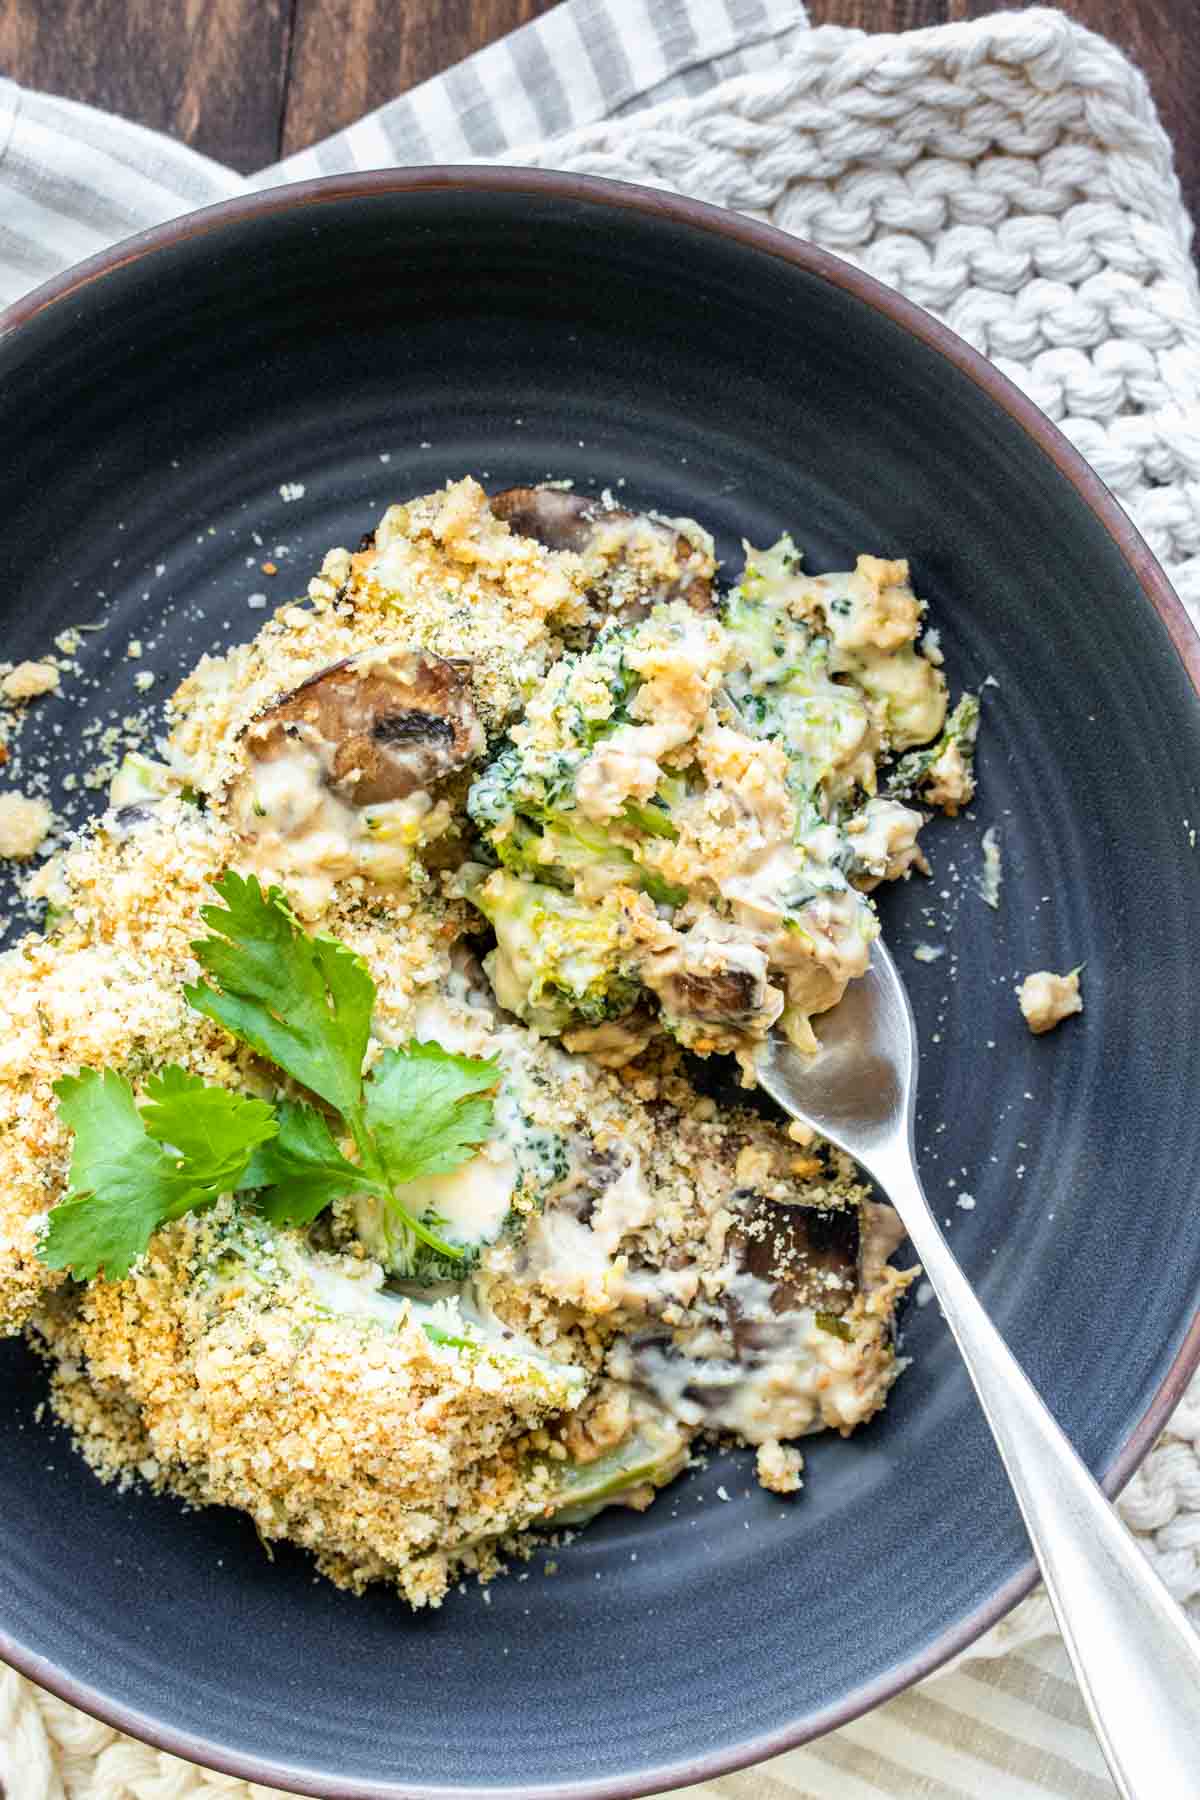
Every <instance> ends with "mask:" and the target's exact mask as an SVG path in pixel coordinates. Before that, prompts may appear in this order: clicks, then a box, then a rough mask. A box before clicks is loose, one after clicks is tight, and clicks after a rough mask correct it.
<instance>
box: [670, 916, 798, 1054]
mask: <svg viewBox="0 0 1200 1800" xmlns="http://www.w3.org/2000/svg"><path fill="white" fill-rule="evenodd" d="M768 975H769V964H768V962H767V958H766V955H765V954H764V952H763V951H761V950H759V949H757V948H756V947H755V946H754V945H748V944H737V943H732V942H726V941H725V940H723V939H720V938H715V937H712V936H709V935H708V934H707V933H706V932H704V931H702V930H700V929H699V928H698V927H697V928H696V929H694V930H692V931H690V932H688V933H686V934H685V936H684V937H683V939H682V942H681V943H680V944H679V946H678V949H677V951H671V952H668V953H667V954H666V955H665V956H664V957H663V958H662V959H661V960H660V962H659V963H658V964H657V965H656V964H655V963H653V962H651V963H649V964H647V966H646V968H645V971H644V977H643V978H644V980H645V982H646V985H647V986H648V987H649V988H651V989H652V990H653V992H654V993H656V994H657V995H658V998H659V1002H660V1004H661V1006H662V1009H663V1011H664V1013H666V1014H667V1015H668V1017H669V1018H671V1019H672V1020H674V1021H676V1023H678V1024H680V1025H701V1026H707V1027H711V1028H713V1029H718V1030H725V1031H739V1032H763V1031H766V1030H768V1029H769V1028H770V1026H771V1025H773V1024H774V1022H775V1020H776V1019H777V1018H778V1016H779V1012H780V1009H781V1007H782V1004H783V997H782V995H781V994H780V992H779V991H778V989H776V988H773V987H772V986H771V983H770V981H769V979H768Z"/></svg>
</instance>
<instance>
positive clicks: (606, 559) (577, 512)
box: [489, 487, 715, 622]
mask: <svg viewBox="0 0 1200 1800" xmlns="http://www.w3.org/2000/svg"><path fill="white" fill-rule="evenodd" d="M489 505H490V506H491V509H492V512H493V513H494V515H495V516H496V518H498V519H504V520H505V521H506V522H507V524H508V525H509V526H510V527H511V529H512V530H513V531H515V532H517V533H518V534H519V535H520V536H521V537H529V538H533V539H534V540H535V541H536V542H537V543H539V544H542V545H544V546H545V548H546V549H547V550H573V551H574V552H575V553H576V554H577V555H578V556H582V557H583V559H584V562H585V564H586V565H587V575H588V578H589V587H590V588H591V590H592V591H593V592H595V593H597V594H600V595H602V596H603V597H604V598H605V599H606V601H607V602H608V611H609V612H610V613H611V614H613V615H615V616H616V617H618V618H620V619H621V620H622V621H623V622H632V621H633V620H636V619H638V618H643V617H644V616H645V614H646V613H647V612H648V611H649V609H650V607H651V606H652V605H654V604H655V603H656V602H658V601H662V600H686V601H687V603H688V605H689V606H692V607H694V608H695V609H696V611H697V612H707V611H708V610H709V608H710V607H711V606H712V603H713V595H712V584H713V574H714V571H715V564H714V562H713V557H712V552H711V549H709V548H708V547H707V545H706V544H705V543H704V542H703V541H701V542H694V541H693V540H692V538H690V537H689V536H687V534H686V533H685V532H683V531H680V530H679V529H678V527H677V526H675V525H674V524H672V523H670V522H668V521H665V520H662V519H655V518H652V517H651V516H650V514H649V513H635V512H629V511H627V510H626V508H624V507H619V506H608V507H606V506H604V505H602V504H601V503H600V501H598V500H595V499H593V498H591V497H590V496H588V495H586V494H572V493H569V492H567V491H565V490H564V489H562V488H552V487H513V488H505V489H504V490H503V492H502V493H499V494H493V495H492V496H491V499H490V501H489Z"/></svg>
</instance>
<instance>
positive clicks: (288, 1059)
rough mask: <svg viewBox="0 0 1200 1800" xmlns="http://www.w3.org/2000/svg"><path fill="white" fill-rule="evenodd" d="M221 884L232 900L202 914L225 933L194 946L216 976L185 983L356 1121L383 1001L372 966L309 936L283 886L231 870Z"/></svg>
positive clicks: (229, 1025)
mask: <svg viewBox="0 0 1200 1800" xmlns="http://www.w3.org/2000/svg"><path fill="white" fill-rule="evenodd" d="M213 885H214V887H215V888H216V891H217V893H218V894H219V895H220V897H221V899H222V900H223V901H224V902H225V905H224V907H218V906H205V907H203V908H202V909H201V913H200V916H201V918H202V919H203V920H204V923H205V924H206V925H207V926H208V927H209V928H210V930H211V931H213V932H214V933H216V934H217V935H215V936H213V937H207V938H203V939H201V940H200V942H199V943H196V944H193V945H192V949H193V950H194V952H195V954H196V956H197V958H198V959H199V962H200V966H201V967H202V968H203V970H204V972H205V974H206V975H208V976H209V977H210V978H211V980H210V981H208V982H204V981H202V982H199V983H198V984H197V985H196V986H194V987H189V988H185V989H184V998H185V999H186V1000H187V1002H188V1005H189V1006H193V1007H195V1009H196V1011H197V1012H201V1013H204V1014H205V1015H206V1016H207V1017H208V1018H210V1019H215V1020H216V1021H217V1022H218V1024H221V1025H224V1027H225V1028H226V1030H227V1031H231V1032H232V1033H233V1035H234V1036H235V1037H239V1038H241V1039H242V1041H243V1042H244V1043H246V1044H249V1045H250V1048H251V1049H252V1050H256V1051H257V1052H258V1054H259V1055H260V1056H265V1057H266V1058H267V1060H268V1062H273V1063H274V1064H275V1066H276V1067H277V1068H279V1069H282V1070H283V1071H284V1073H285V1074H287V1075H290V1076H291V1077H292V1079H293V1080H294V1081H298V1082H299V1083H300V1085H301V1087H306V1088H308V1089H310V1091H311V1092H312V1093H314V1094H319V1095H320V1097H321V1099H322V1100H326V1101H328V1103H329V1105H330V1106H332V1107H333V1108H334V1109H335V1110H336V1111H337V1112H340V1113H341V1114H342V1115H343V1117H345V1118H350V1117H351V1116H352V1115H353V1113H354V1111H355V1108H356V1107H357V1105H358V1103H359V1099H360V1096H361V1092H362V1062H363V1057H364V1055H365V1054H366V1048H367V1035H368V1032H369V1030H370V1024H371V1008H372V1006H373V1005H374V1002H375V983H374V982H373V981H372V980H371V976H370V973H369V971H368V969H367V967H366V964H365V963H364V962H363V961H362V958H361V957H359V956H356V955H355V954H354V952H353V951H352V950H348V949H347V948H346V946H345V945H344V944H340V943H338V942H337V940H336V939H335V938H327V937H316V936H311V935H310V934H309V933H308V932H306V931H305V930H304V929H303V927H302V926H301V925H299V924H298V923H297V921H296V919H295V918H294V917H293V915H292V913H291V911H290V910H289V908H288V904H287V901H286V900H285V898H284V896H283V894H282V892H281V891H280V889H279V888H275V887H273V888H271V889H269V890H268V892H267V893H265V894H264V893H263V891H262V889H261V887H260V886H259V884H258V881H257V879H256V878H255V877H254V876H253V875H251V876H249V877H248V878H243V877H242V876H241V875H237V874H235V873H234V872H233V871H232V870H228V871H227V872H226V873H225V874H224V875H222V876H221V877H220V879H219V880H218V881H216V882H215V883H214V884H213ZM212 982H215V983H216V986H215V987H214V986H213V985H212Z"/></svg>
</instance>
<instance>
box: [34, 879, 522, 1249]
mask: <svg viewBox="0 0 1200 1800" xmlns="http://www.w3.org/2000/svg"><path fill="white" fill-rule="evenodd" d="M214 886H215V890H216V892H217V894H218V896H219V898H220V900H221V902H222V905H220V906H207V907H204V908H203V909H202V911H201V917H202V919H203V920H204V923H205V924H206V925H207V926H208V928H209V932H210V934H211V935H210V936H208V937H206V938H203V939H201V940H200V941H199V942H198V943H196V944H193V946H192V949H193V951H194V953H195V955H196V958H197V960H198V961H199V963H200V967H201V969H202V970H203V972H204V977H205V979H203V980H201V981H199V982H197V983H196V984H195V985H194V986H192V987H188V988H185V989H184V997H185V998H186V1000H187V1002H188V1004H189V1005H190V1006H192V1007H194V1008H195V1010H196V1011H197V1012H200V1013H203V1014H204V1015H205V1016H206V1017H208V1018H210V1019H214V1020H215V1021H216V1022H217V1023H218V1024H220V1025H223V1026H224V1027H225V1029H226V1030H227V1031H229V1032H230V1033H232V1035H233V1036H234V1037H237V1038H239V1039H240V1040H241V1041H242V1042H243V1043H245V1044H247V1045H249V1047H250V1048H251V1049H252V1050H254V1051H255V1052H256V1053H257V1054H258V1055H259V1056H261V1057H262V1058H264V1060H266V1061H267V1062H269V1063H272V1064H273V1065H274V1066H275V1068H277V1069H278V1070H280V1071H281V1072H282V1073H283V1074H285V1075H288V1076H290V1077H291V1079H292V1080H293V1081H294V1082H295V1083H296V1084H297V1085H298V1086H299V1087H301V1088H304V1089H306V1090H307V1091H308V1092H309V1093H310V1094H312V1095H313V1096H315V1098H316V1099H317V1100H319V1101H322V1102H324V1107H325V1109H327V1110H322V1109H321V1108H320V1107H318V1106H317V1105H314V1104H312V1103H311V1102H310V1101H307V1100H291V1099H288V1100H283V1101H281V1102H279V1103H278V1104H276V1105H271V1104H269V1103H268V1102H266V1101H263V1100H251V1099H247V1098H245V1097H244V1096H242V1095H239V1094H234V1093H231V1092H230V1091H229V1090H228V1089H226V1088H220V1087H209V1086H207V1085H206V1084H205V1083H204V1082H203V1081H201V1080H200V1079H199V1077H197V1076H194V1075H189V1074H187V1073H186V1071H184V1070H183V1069H179V1068H175V1067H170V1068H167V1069H164V1070H162V1071H161V1072H160V1073H159V1074H158V1075H155V1076H153V1077H151V1079H150V1080H149V1081H148V1082H147V1084H146V1094H147V1099H146V1103H145V1105H143V1106H142V1107H141V1108H140V1110H139V1108H138V1106H137V1103H136V1101H135V1098H134V1093H133V1089H132V1087H131V1086H130V1084H129V1082H128V1081H127V1080H126V1079H125V1077H124V1076H123V1075H121V1074H119V1073H118V1072H117V1071H116V1070H113V1069H106V1070H104V1071H98V1070H95V1069H83V1070H81V1071H80V1073H79V1074H78V1075H74V1076H66V1077H64V1078H63V1079H62V1080H61V1081H59V1082H57V1083H56V1084H55V1092H56V1093H57V1095H58V1100H59V1114H60V1117H61V1118H62V1119H63V1122H64V1123H65V1124H66V1125H68V1126H69V1127H70V1129H71V1130H72V1131H73V1132H74V1134H75V1142H74V1149H73V1153H72V1158H71V1172H70V1181H69V1187H68V1192H67V1195H66V1198H65V1199H64V1200H62V1201H61V1202H60V1203H59V1204H58V1205H57V1206H56V1207H54V1208H53V1210H52V1211H51V1213H50V1216H49V1221H48V1225H47V1230H46V1233H45V1237H44V1240H43V1243H42V1250H41V1254H42V1257H43V1259H44V1261H46V1262H47V1263H48V1264H49V1265H50V1267H52V1268H69V1269H71V1270H72V1272H73V1273H74V1274H75V1275H76V1277H77V1278H79V1279H80V1280H89V1279H91V1278H92V1277H93V1276H95V1275H96V1274H98V1273H99V1272H100V1271H101V1270H103V1272H104V1274H105V1275H106V1276H107V1278H108V1279H110V1280H117V1279H119V1278H120V1277H122V1276H123V1275H125V1274H127V1273H128V1271H129V1268H130V1266H131V1264H132V1263H133V1262H134V1261H135V1260H136V1258H137V1257H138V1256H140V1255H141V1253H142V1252H143V1251H144V1250H145V1248H146V1246H147V1244H148V1243H149V1241H150V1237H151V1235H152V1234H153V1232H154V1231H155V1230H156V1229H157V1228H158V1227H159V1226H160V1225H163V1224H166V1223H168V1222H169V1221H170V1220H172V1219H177V1218H179V1217H181V1216H182V1215H183V1214H184V1213H185V1212H189V1211H194V1210H197V1209H199V1208H203V1207H205V1206H209V1205H211V1204H212V1203H213V1201H214V1200H216V1199H217V1198H218V1196H219V1195H221V1194H225V1193H233V1192H245V1191H250V1190H257V1193H258V1204H259V1205H260V1207H261V1208H262V1210H263V1211H264V1213H265V1214H266V1215H267V1217H268V1218H269V1219H271V1220H272V1221H273V1222H274V1223H275V1224H278V1225H299V1226H303V1225H308V1224H311V1222H312V1221H313V1220H314V1219H315V1218H316V1217H317V1216H318V1214H319V1213H321V1212H322V1211H323V1210H324V1208H325V1207H326V1206H328V1205H329V1204H330V1203H331V1202H332V1201H334V1200H337V1199H339V1198H341V1197H342V1196H344V1195H346V1194H350V1193H369V1194H372V1195H374V1196H375V1197H376V1198H378V1199H380V1200H382V1201H383V1202H384V1204H385V1205H387V1206H388V1207H389V1208H390V1209H391V1210H392V1211H393V1212H394V1214H395V1215H396V1217H397V1219H398V1220H399V1222H400V1223H401V1224H402V1225H403V1226H404V1227H405V1228H406V1230H407V1231H408V1232H410V1233H411V1234H412V1236H413V1238H414V1239H416V1240H418V1241H419V1242H420V1243H422V1244H425V1245H426V1246H427V1247H428V1248H429V1249H430V1250H432V1251H434V1252H435V1253H436V1254H437V1255H438V1256H441V1257H445V1258H447V1259H448V1260H449V1261H450V1262H452V1263H453V1262H455V1261H457V1260H459V1259H460V1258H461V1257H462V1255H463V1251H462V1247H461V1246H459V1245H456V1244H454V1243H451V1242H449V1241H447V1240H446V1239H445V1238H443V1237H441V1236H439V1234H438V1232H437V1230H436V1229H435V1227H436V1225H437V1223H438V1221H436V1220H432V1219H430V1218H429V1217H428V1216H423V1217H418V1216H417V1215H416V1214H415V1213H413V1212H412V1211H410V1209H409V1208H408V1207H407V1206H406V1205H405V1203H404V1198H403V1189H404V1188H405V1187H406V1185H407V1184H408V1183H410V1182H412V1181H415V1180H416V1179H417V1178H418V1177H419V1176H422V1175H435V1174H445V1173H448V1172H449V1171H451V1170H452V1169H456V1168H458V1167H459V1166H460V1165H461V1164H462V1163H464V1162H466V1161H468V1160H469V1158H470V1157H472V1156H473V1155H474V1154H475V1152H476V1151H477V1150H478V1148H479V1146H480V1145H481V1144H482V1143H483V1142H484V1140H485V1139H486V1138H487V1137H488V1135H489V1133H490V1131H491V1129H492V1119H493V1101H492V1093H493V1090H494V1089H495V1087H496V1084H497V1082H498V1081H499V1078H500V1067H499V1064H498V1063H497V1062H496V1061H494V1060H482V1059H479V1058H475V1057H467V1056H456V1055H453V1054H452V1053H451V1052H449V1051H446V1050H443V1049H442V1047H441V1045H440V1044H433V1043H416V1042H413V1043H409V1044H407V1045H405V1046H403V1047H401V1048H399V1049H388V1050H385V1051H384V1052H383V1054H382V1056H380V1057H379V1058H378V1060H377V1061H376V1062H375V1063H374V1064H373V1066H372V1067H371V1069H370V1071H369V1072H368V1073H367V1074H366V1076H365V1077H364V1075H363V1062H364V1059H365V1056H366V1051H367V1044H368V1040H369V1036H370V1027H371V1014H372V1011H373V1009H374V1005H375V992H376V990H375V983H374V981H373V980H372V979H371V975H370V971H369V970H368V968H367V966H366V964H365V963H364V962H363V960H362V958H361V957H359V956H357V955H355V953H354V952H353V951H352V950H350V949H348V948H347V946H346V945H345V944H342V943H339V942H338V941H337V939H335V938H330V937H323V936H319V935H315V934H310V933H308V932H306V931H305V930H304V928H303V927H302V926H301V925H300V924H299V922H298V921H297V919H296V918H295V916H294V915H293V913H292V911H291V909H290V908H289V906H288V904H287V900H286V898H285V896H284V894H283V893H282V891H281V890H280V889H279V888H274V887H273V888H270V889H269V890H268V891H267V892H266V893H264V892H263V890H262V888H261V887H260V886H259V883H258V881H257V880H256V879H255V877H254V876H249V877H246V878H243V877H242V876H240V875H237V874H235V873H233V872H232V871H230V872H227V873H226V874H224V875H223V876H222V877H221V878H220V880H218V881H217V882H216V883H215V884H214ZM330 1114H332V1115H333V1119H332V1122H331V1119H330V1116H329V1115H330ZM339 1127H340V1136H341V1138H342V1140H343V1142H344V1141H345V1140H347V1139H348V1140H349V1141H350V1144H351V1145H352V1147H353V1150H354V1159H353V1160H352V1159H351V1157H350V1156H348V1155H346V1154H344V1152H343V1150H342V1148H341V1147H340V1145H339V1142H338V1135H339V1134H338V1130H337V1128H339Z"/></svg>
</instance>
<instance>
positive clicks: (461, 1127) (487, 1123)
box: [366, 1041, 500, 1255]
mask: <svg viewBox="0 0 1200 1800" xmlns="http://www.w3.org/2000/svg"><path fill="white" fill-rule="evenodd" d="M499 1080H500V1064H499V1063H498V1062H496V1061H495V1060H492V1061H488V1062H484V1061H482V1060H481V1059H480V1058H478V1057H473V1056H455V1055H452V1054H451V1052H450V1051H448V1050H443V1049H442V1047H441V1045H440V1044H420V1043H417V1042H415V1041H413V1042H411V1043H408V1044H406V1045H404V1047H403V1048H402V1049H400V1050H385V1051H384V1053H383V1055H382V1056H381V1057H380V1059H379V1061H378V1062H377V1063H376V1064H375V1067H374V1068H373V1069H372V1070H371V1073H370V1074H369V1075H368V1077H367V1082H366V1113H367V1123H368V1125H369V1127H370V1130H371V1133H372V1135H373V1137H374V1139H375V1143H376V1146H377V1148H378V1151H379V1155H380V1158H381V1160H382V1163H383V1167H384V1169H385V1171H386V1174H387V1177H388V1180H389V1181H390V1182H391V1183H392V1184H393V1185H394V1186H397V1187H399V1186H402V1185H403V1184H404V1183H405V1182H406V1181H415V1180H416V1179H417V1177H418V1176H419V1175H445V1174H448V1173H449V1171H450V1170H451V1169H457V1168H458V1167H459V1166H460V1164H462V1163H464V1162H467V1161H468V1160H469V1159H470V1158H471V1157H472V1156H474V1154H475V1152H476V1151H477V1150H478V1149H479V1146H480V1145H481V1144H482V1143H483V1142H484V1140H485V1139H486V1138H487V1136H488V1134H489V1133H490V1131H491V1129H492V1111H493V1104H492V1098H491V1096H492V1091H493V1090H494V1088H495V1087H496V1084H497V1082H498V1081H499ZM453 1254H455V1253H454V1251H451V1255H453Z"/></svg>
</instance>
